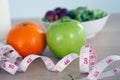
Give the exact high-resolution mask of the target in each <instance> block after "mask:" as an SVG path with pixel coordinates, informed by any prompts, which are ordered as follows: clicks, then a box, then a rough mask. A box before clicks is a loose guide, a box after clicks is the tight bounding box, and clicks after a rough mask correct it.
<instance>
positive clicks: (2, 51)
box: [0, 43, 120, 80]
mask: <svg viewBox="0 0 120 80" xmlns="http://www.w3.org/2000/svg"><path fill="white" fill-rule="evenodd" d="M37 58H41V59H42V60H43V62H44V63H45V66H46V68H47V69H48V70H49V71H54V72H61V71H63V70H64V69H65V68H66V67H67V66H68V65H69V64H70V63H71V62H72V61H74V60H75V59H77V58H79V68H80V72H81V73H88V76H87V77H85V78H82V79H79V80H97V79H102V78H104V77H109V76H115V75H118V74H120V67H118V68H115V69H112V70H110V71H107V72H103V71H104V70H105V69H106V68H107V66H109V65H110V64H111V63H113V62H115V61H119V60H120V56H117V55H113V56H108V57H106V58H104V59H103V60H101V61H100V62H99V63H98V61H97V56H96V52H95V50H94V48H93V47H92V46H91V45H85V46H83V47H82V48H81V50H80V54H76V53H71V54H69V55H67V56H65V57H64V58H62V59H61V60H60V61H59V62H58V63H57V64H55V63H54V62H53V61H52V60H51V59H50V58H49V57H46V56H39V55H35V54H32V55H29V56H27V57H25V58H24V59H23V58H22V57H21V56H20V55H19V53H18V52H17V51H16V50H15V49H14V48H13V47H12V46H11V45H6V44H3V43H0V67H1V68H2V69H4V70H5V71H7V72H9V73H10V74H13V75H14V74H15V73H16V72H17V71H18V72H25V71H26V70H27V68H28V66H29V65H30V64H31V62H33V61H34V60H35V59H37ZM102 72H103V73H102Z"/></svg>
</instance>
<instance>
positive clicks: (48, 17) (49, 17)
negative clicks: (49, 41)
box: [45, 11, 55, 22]
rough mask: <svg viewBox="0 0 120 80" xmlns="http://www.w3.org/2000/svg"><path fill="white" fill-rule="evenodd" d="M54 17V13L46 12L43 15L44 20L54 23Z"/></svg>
mask: <svg viewBox="0 0 120 80" xmlns="http://www.w3.org/2000/svg"><path fill="white" fill-rule="evenodd" d="M54 16H55V12H54V11H48V12H47V13H46V14H45V18H46V19H48V20H49V21H50V22H51V21H54Z"/></svg>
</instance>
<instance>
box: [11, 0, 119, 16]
mask: <svg viewBox="0 0 120 80" xmlns="http://www.w3.org/2000/svg"><path fill="white" fill-rule="evenodd" d="M119 5H120V0H9V6H10V15H11V18H37V17H42V16H44V14H45V12H46V11H48V10H52V9H54V8H55V7H58V6H60V7H66V8H68V9H73V8H76V7H78V6H88V7H89V8H90V9H94V8H95V9H96V8H98V9H102V10H105V11H106V12H108V13H120V6H119Z"/></svg>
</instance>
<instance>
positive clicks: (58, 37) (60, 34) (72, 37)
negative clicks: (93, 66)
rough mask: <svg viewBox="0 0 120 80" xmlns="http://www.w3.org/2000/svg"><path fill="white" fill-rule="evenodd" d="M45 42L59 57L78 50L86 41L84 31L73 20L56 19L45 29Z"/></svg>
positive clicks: (78, 23) (79, 24)
mask: <svg viewBox="0 0 120 80" xmlns="http://www.w3.org/2000/svg"><path fill="white" fill-rule="evenodd" d="M47 43H48V46H49V48H50V49H51V51H52V52H53V53H54V54H55V55H56V56H57V57H59V58H62V57H64V56H66V55H68V54H70V53H78V54H79V52H80V48H81V47H82V46H83V45H85V43H86V31H85V29H84V28H83V26H82V25H81V23H80V22H78V21H75V20H67V21H60V20H59V21H56V22H54V23H53V24H51V25H50V26H49V28H48V31H47Z"/></svg>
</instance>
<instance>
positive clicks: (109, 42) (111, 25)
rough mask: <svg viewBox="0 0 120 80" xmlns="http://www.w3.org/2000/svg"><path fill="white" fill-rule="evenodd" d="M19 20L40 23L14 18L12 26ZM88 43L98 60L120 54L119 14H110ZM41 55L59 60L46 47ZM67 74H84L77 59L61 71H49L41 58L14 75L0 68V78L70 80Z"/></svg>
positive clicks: (115, 79) (2, 79)
mask: <svg viewBox="0 0 120 80" xmlns="http://www.w3.org/2000/svg"><path fill="white" fill-rule="evenodd" d="M21 21H35V22H37V23H40V19H38V18H35V19H14V20H12V26H14V25H16V24H18V23H19V22H21ZM87 43H88V44H92V45H93V46H94V48H95V49H96V52H97V55H98V58H99V59H98V60H99V61H100V60H101V59H103V58H105V57H106V56H110V55H120V14H111V15H110V17H109V19H108V21H107V23H106V25H105V27H104V28H103V29H102V31H101V32H99V33H98V34H97V35H96V36H95V37H94V38H92V39H89V40H88V41H87ZM42 55H45V56H48V57H50V58H51V59H52V60H53V61H54V62H55V63H56V62H57V61H59V59H58V58H57V57H55V56H54V55H53V54H52V52H51V51H50V50H49V48H48V47H47V48H46V50H45V51H44V52H43V54H42ZM119 64H120V62H116V63H114V64H113V65H111V66H110V67H108V68H107V70H109V69H112V68H113V67H115V66H116V67H117V65H119ZM69 75H72V76H74V77H75V78H77V79H79V78H82V77H84V76H86V75H83V74H80V72H79V64H78V59H76V60H75V61H73V62H72V63H71V64H70V65H69V66H68V67H67V68H66V69H65V70H64V71H63V72H61V73H56V72H50V71H48V70H47V69H46V67H45V65H44V63H43V61H42V60H41V59H37V60H35V61H34V62H33V63H32V64H31V65H30V66H29V68H28V69H27V71H26V72H25V73H19V72H17V73H16V74H15V75H11V74H9V73H7V72H5V71H4V70H2V69H0V80H72V79H71V78H70V77H69ZM102 80H120V76H114V77H109V78H104V79H102Z"/></svg>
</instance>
